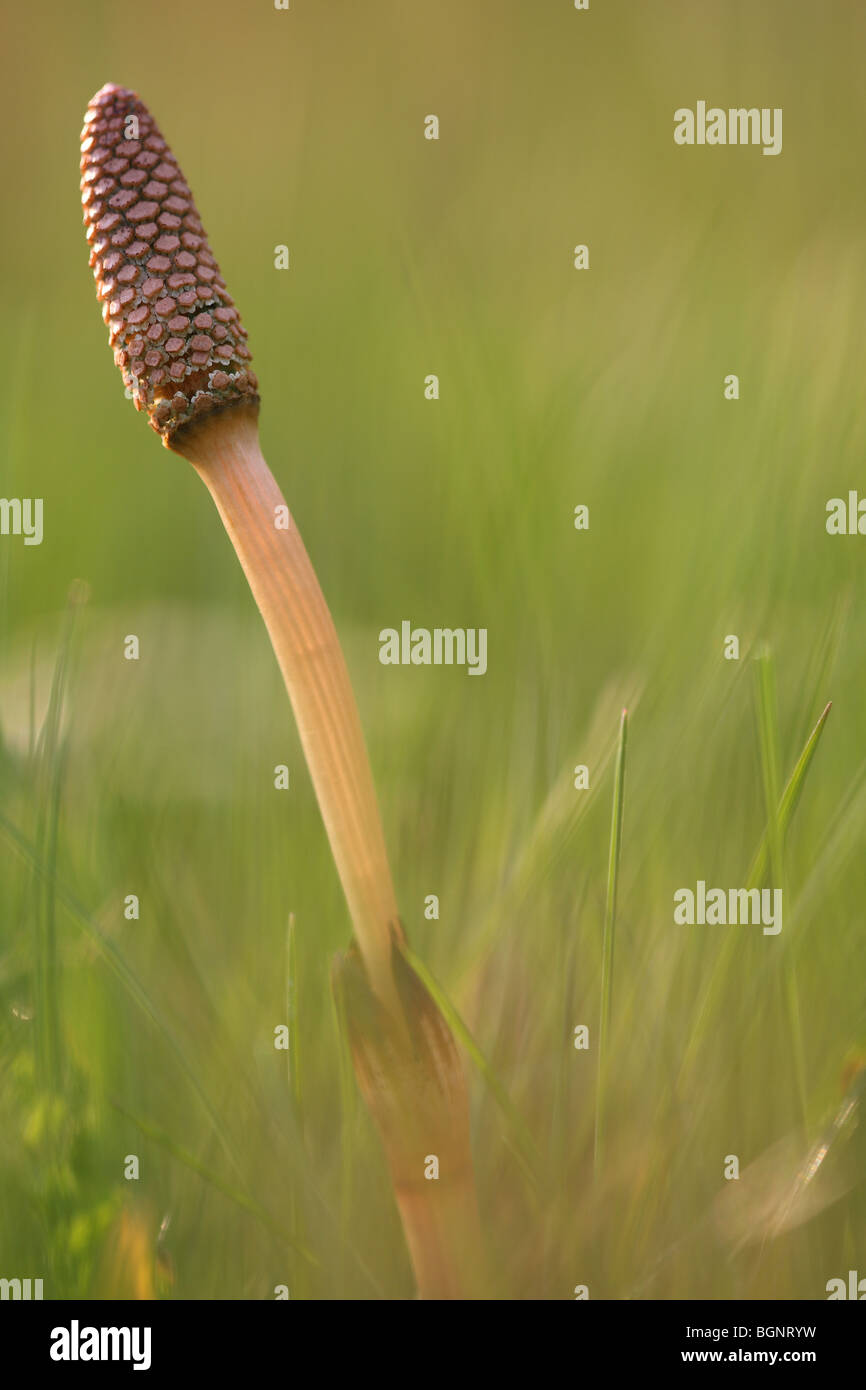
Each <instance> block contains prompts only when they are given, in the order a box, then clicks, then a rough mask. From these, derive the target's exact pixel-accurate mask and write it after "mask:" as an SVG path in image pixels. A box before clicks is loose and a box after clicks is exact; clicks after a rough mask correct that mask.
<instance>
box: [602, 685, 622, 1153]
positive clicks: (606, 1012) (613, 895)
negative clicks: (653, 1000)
mask: <svg viewBox="0 0 866 1390" xmlns="http://www.w3.org/2000/svg"><path fill="white" fill-rule="evenodd" d="M627 736H628V710H625V709H624V710H623V712H622V716H621V718H620V722H619V743H618V745H617V750H616V767H615V769H614V774H613V807H612V810H611V820H610V852H609V855H608V861H607V901H606V903H605V909H604V940H603V942H602V963H601V1023H600V1026H599V1030H598V1082H597V1088H596V1102H595V1148H594V1167H595V1175H596V1177H598V1175H599V1173H600V1172H601V1165H602V1160H603V1158H604V1126H605V1108H606V1104H607V1064H608V1057H607V1051H608V1043H609V1036H610V1014H611V1006H612V1004H613V948H614V940H615V935H616V901H617V890H618V887H619V864H620V854H621V850H622V813H623V800H624V792H625V749H626V739H627Z"/></svg>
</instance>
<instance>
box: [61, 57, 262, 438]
mask: <svg viewBox="0 0 866 1390" xmlns="http://www.w3.org/2000/svg"><path fill="white" fill-rule="evenodd" d="M130 117H134V118H135V121H131V120H130ZM135 122H137V127H138V128H137V132H136V125H135ZM136 134H137V138H134V137H135V136H136ZM127 136H131V137H133V138H129V139H128V138H127ZM81 201H82V204H83V206H84V222H85V226H86V228H87V240H88V242H89V243H90V247H91V251H90V264H91V266H92V267H93V273H94V276H95V278H96V286H97V295H98V297H99V299H100V300H101V301H102V305H103V309H102V314H103V318H104V319H105V322H106V323H107V324H108V327H109V341H110V343H111V346H112V347H113V348H114V360H115V362H116V363H117V365H118V366H119V367H120V369H121V371H122V373H123V380H124V382H125V384H126V386H127V387H128V388H129V389H130V391H131V393H132V397H133V400H134V401H135V405H136V409H138V410H146V411H147V414H148V418H149V420H150V423H151V425H152V426H153V428H154V429H155V430H156V431H157V432H158V433H159V434H160V435H162V439H163V443H165V444H166V445H172V444H173V442H174V441H175V439H176V436H177V435H178V434H179V432H180V431H181V430H182V429H183V428H184V427H185V426H187V425H189V424H190V423H191V422H193V421H195V422H196V423H198V422H200V421H202V420H204V419H205V418H206V417H207V416H209V415H213V414H214V413H215V412H217V411H221V410H225V409H227V408H228V407H230V406H232V405H235V404H238V403H240V402H246V403H247V404H249V405H253V406H257V405H258V399H259V398H258V394H257V392H258V382H257V380H256V378H255V376H254V374H253V373H252V372H251V371H250V369H249V361H250V352H249V349H248V348H247V335H246V332H245V331H244V327H243V324H242V323H241V321H240V318H239V316H238V312H237V309H236V308H235V307H234V301H233V299H232V298H231V295H229V294H228V293H227V292H226V287H225V282H224V281H223V278H222V276H221V275H220V271H219V266H218V265H217V263H216V261H215V260H214V257H213V254H212V252H211V249H210V247H209V246H208V242H207V237H206V236H205V232H204V229H203V227H202V224H201V220H200V218H199V215H198V212H197V210H196V206H195V203H194V202H193V198H192V194H191V193H190V191H189V188H188V186H187V184H186V182H185V180H184V177H183V174H182V173H181V171H180V169H179V167H178V163H177V160H176V159H175V157H174V155H173V154H172V152H171V150H170V149H169V148H168V146H167V144H166V142H165V140H164V139H163V137H162V135H161V134H160V131H159V127H158V126H157V124H156V122H155V121H154V119H153V117H152V116H151V114H150V112H149V111H148V109H147V107H146V106H145V105H144V104H143V103H142V102H141V101H140V100H139V99H138V97H137V96H136V95H135V93H134V92H130V91H127V90H126V88H124V87H116V86H114V85H113V84H111V83H109V84H108V85H107V86H105V87H103V88H102V90H101V91H100V92H97V93H96V96H95V97H94V98H93V100H92V101H91V102H90V105H89V106H88V108H87V114H86V116H85V117H84V129H83V130H82V132H81Z"/></svg>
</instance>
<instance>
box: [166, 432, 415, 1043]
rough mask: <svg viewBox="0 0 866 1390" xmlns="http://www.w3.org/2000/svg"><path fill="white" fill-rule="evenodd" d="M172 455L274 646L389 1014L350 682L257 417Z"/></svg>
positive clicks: (381, 849)
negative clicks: (188, 466)
mask: <svg viewBox="0 0 866 1390" xmlns="http://www.w3.org/2000/svg"><path fill="white" fill-rule="evenodd" d="M172 447H173V448H174V449H175V451H176V452H178V453H181V454H183V455H184V457H185V458H188V459H189V461H190V462H191V463H192V464H193V465H194V467H195V468H196V471H197V472H198V473H199V475H200V477H201V478H202V479H203V480H204V482H205V484H206V485H207V488H208V490H209V492H210V494H211V496H212V498H213V500H214V502H215V503H216V506H217V509H218V511H219V514H220V516H221V518H222V521H223V524H224V526H225V528H226V531H227V532H228V535H229V538H230V540H231V542H232V545H233V546H234V548H235V551H236V553H237V556H238V559H239V560H240V562H241V565H242V567H243V570H244V574H245V575H246V577H247V580H248V582H249V586H250V588H251V590H252V592H253V597H254V598H255V600H256V603H257V604H258V607H259V611H260V613H261V615H262V618H263V619H264V622H265V626H266V628H267V630H268V634H269V636H270V639H271V643H272V645H273V648H274V652H275V654H276V657H277V661H278V662H279V665H280V670H281V671H282V673H283V679H284V681H285V683H286V689H287V691H288V694H289V699H290V700H291V703H292V709H293V710H294V714H295V719H296V721H297V725H298V731H299V733H300V738H301V744H302V746H303V750H304V755H305V757H306V760H307V766H308V768H309V770H310V776H311V777H312V781H313V786H314V788H315V792H316V797H317V799H318V802H319V807H320V809H321V812H322V818H323V820H324V822H325V829H326V831H327V834H328V839H329V841H330V845H331V850H332V853H333V856H334V860H335V862H336V865H337V871H338V873H339V876H340V881H341V883H342V885H343V891H344V893H345V895H346V900H347V902H348V905H349V912H350V915H351V918H352V923H353V926H354V929H355V935H356V937H357V940H358V946H359V948H360V951H361V956H362V959H363V961H364V966H365V968H366V971H367V974H368V977H369V979H370V983H371V985H372V987H373V989H374V990H375V992H376V994H377V995H378V997H379V998H380V999H381V1000H382V1002H383V1003H384V1004H385V1005H386V1006H387V1007H389V1010H390V1011H391V1012H392V1013H396V1014H398V1015H399V1013H400V1009H399V1004H398V1000H397V996H396V991H395V988H394V982H393V977H392V973H391V964H390V953H391V936H390V926H391V924H394V925H396V923H397V921H398V911H397V900H396V895H395V892H394V886H393V883H392V880H391V871H390V868H389V866H388V859H387V855H386V851H385V839H384V835H383V833H382V824H381V820H380V817H379V807H378V804H377V801H376V792H375V788H374V785H373V778H372V774H371V771H370V763H369V759H368V756H367V749H366V745H365V742H364V735H363V731H362V729H361V721H360V718H359V716H358V708H357V705H356V703H355V697H354V693H353V691H352V686H351V683H350V680H349V673H348V671H347V669H346V663H345V660H344V658H343V653H342V650H341V648H340V643H339V639H338V637H337V632H336V629H335V627H334V623H333V620H332V618H331V614H330V612H329V610H328V606H327V604H326V602H325V599H324V596H323V594H322V591H321V589H320V587H319V583H318V580H317V579H316V574H315V571H314V569H313V566H312V564H311V563H310V559H309V556H308V555H307V552H306V549H305V548H304V543H303V541H302V540H301V536H300V533H299V531H298V529H297V527H296V525H295V522H294V518H291V519H290V521H289V526H288V529H287V530H284V529H279V528H278V527H277V524H276V522H277V516H278V508H285V507H286V503H285V501H284V498H283V495H282V493H281V492H280V489H279V487H278V486H277V483H276V482H275V480H274V477H273V475H272V473H271V471H270V469H269V468H268V465H267V464H266V462H265V460H264V458H263V456H262V452H261V449H260V447H259V435H258V425H257V421H256V417H255V413H254V411H251V410H247V409H243V408H237V409H234V410H230V411H227V412H225V413H223V414H220V415H218V416H215V417H213V418H212V419H211V420H208V421H206V422H205V423H204V424H203V425H201V426H199V427H198V428H197V429H196V430H195V431H191V432H190V433H189V435H187V436H185V437H183V438H182V439H181V441H180V442H179V443H178V444H173V445H172Z"/></svg>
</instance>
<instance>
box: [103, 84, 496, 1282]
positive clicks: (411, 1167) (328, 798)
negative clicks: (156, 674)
mask: <svg viewBox="0 0 866 1390" xmlns="http://www.w3.org/2000/svg"><path fill="white" fill-rule="evenodd" d="M81 191H82V204H83V207H84V221H85V226H86V229H87V240H88V242H89V243H90V248H91V251H90V264H91V267H92V268H93V271H94V276H95V279H96V286H97V295H98V298H99V299H100V300H101V302H102V305H103V317H104V319H105V322H106V323H107V325H108V328H109V341H110V344H111V346H112V347H113V349H114V358H115V362H116V363H117V365H118V366H119V367H120V369H121V372H122V374H123V379H124V383H125V385H126V387H127V392H128V394H130V395H131V396H132V399H133V400H134V402H135V405H136V408H137V409H138V410H143V411H145V412H146V413H147V416H148V419H149V421H150V424H151V426H152V427H153V429H154V430H156V432H157V433H158V434H159V435H160V437H161V438H162V442H163V444H164V445H165V446H166V447H167V448H169V449H171V450H172V451H173V452H174V453H176V454H180V455H181V456H182V457H183V458H186V459H187V460H188V461H189V462H190V463H191V464H192V465H193V467H194V468H195V470H196V472H197V473H198V475H199V477H200V478H201V479H202V481H203V482H204V484H205V486H206V487H207V488H208V491H209V492H210V494H211V496H212V498H213V500H214V502H215V504H216V507H217V510H218V512H219V514H220V517H221V518H222V521H223V524H224V525H225V528H226V531H227V532H228V535H229V538H230V540H231V542H232V544H233V546H234V548H235V551H236V553H237V556H238V559H239V560H240V563H241V566H242V568H243V570H244V573H245V575H246V578H247V581H248V583H249V586H250V589H251V590H252V594H253V597H254V598H255V601H256V603H257V605H258V608H259V611H260V613H261V615H262V618H263V619H264V622H265V626H266V628H267V631H268V635H269V636H270V639H271V643H272V645H273V648H274V652H275V654H276V657H277V661H278V662H279V665H280V669H281V671H282V674H283V679H284V681H285V684H286V689H287V691H288V694H289V698H290V700H291V703H292V707H293V710H294V714H295V719H296V721H297V725H298V730H299V734H300V738H301V744H302V746H303V750H304V755H305V758H306V761H307V766H308V768H309V770H310V776H311V778H312V782H313V787H314V789H315V793H316V797H317V800H318V803H319V807H320V809H321V813H322V818H323V820H324V823H325V828H326V831H327V834H328V839H329V841H330V846H331V851H332V853H333V856H334V860H335V862H336V866H337V871H338V873H339V876H340V881H341V883H342V886H343V891H344V893H345V896H346V900H347V903H348V907H349V913H350V916H351V919H352V924H353V927H354V933H355V940H356V942H357V946H356V947H354V946H353V948H352V949H351V951H350V953H349V955H348V956H347V957H346V958H345V959H344V960H343V961H341V962H339V963H338V965H337V966H336V969H335V983H336V984H338V985H339V987H340V990H341V993H342V997H343V1002H344V1007H345V1017H346V1021H347V1026H348V1030H349V1035H350V1041H351V1046H352V1052H353V1059H354V1063H355V1068H356V1073H357V1076H358V1080H359V1084H360V1088H361V1090H362V1093H363V1094H364V1097H365V1099H366V1101H367V1104H368V1106H369V1108H370V1110H371V1112H372V1115H373V1118H374V1120H375V1121H376V1124H377V1126H378V1128H379V1131H380V1134H381V1137H382V1141H383V1144H384V1147H385V1150H386V1154H387V1157H388V1161H389V1165H390V1168H391V1173H392V1177H393V1180H394V1185H395V1193H396V1198H397V1202H398V1206H399V1208H400V1213H401V1217H402V1220H403V1226H404V1230H405V1233H406V1238H407V1244H408V1246H409V1251H410V1255H411V1257H412V1262H413V1265H414V1269H415V1274H416V1279H417V1281H418V1286H419V1292H420V1293H421V1295H422V1297H434V1298H436V1297H439V1298H453V1297H461V1296H463V1297H465V1296H472V1294H473V1293H474V1292H477V1291H478V1287H479V1286H478V1279H479V1274H480V1265H479V1251H480V1234H479V1230H478V1214H477V1203H476V1197H475V1187H474V1178H473V1171H472V1158H471V1151H470V1145H469V1119H468V1099H467V1091H466V1084H465V1079H464V1076H463V1070H462V1066H461V1063H460V1058H459V1055H458V1052H457V1048H456V1045H455V1042H454V1039H453V1037H452V1035H451V1032H450V1030H449V1028H448V1025H447V1023H446V1022H445V1020H444V1019H443V1018H442V1015H441V1013H440V1011H439V1010H438V1008H437V1006H436V1004H435V1002H434V1001H433V999H432V998H431V996H430V994H429V992H428V991H427V990H426V989H425V987H424V986H423V984H422V983H421V981H420V980H419V979H418V977H417V976H416V975H415V974H414V972H413V971H412V969H411V967H410V965H409V964H408V963H407V961H406V959H405V957H404V955H403V944H404V942H405V935H404V931H403V927H402V924H401V922H400V919H399V916H398V911H397V902H396V896H395V892H394V887H393V883H392V879H391V872H390V868H389V865H388V859H387V855H386V851H385V841H384V835H383V832H382V826H381V821H380V818H379V810H378V805H377V801H376V793H375V789H374V786H373V779H372V774H371V771H370V765H369V760H368V757H367V751H366V747H365V743H364V737H363V733H362V729H361V723H360V719H359V716H358V710H357V706H356V703H355V698H354V695H353V692H352V687H351V684H350V681H349V675H348V671H347V669H346V664H345V661H344V659H343V654H342V651H341V648H340V644H339V639H338V637H337V633H336V629H335V627H334V623H333V621H332V618H331V615H330V612H329V611H328V607H327V604H326V602H325V599H324V597H323V595H322V591H321V589H320V587H319V583H318V580H317V578H316V574H315V571H314V569H313V566H312V564H311V562H310V560H309V557H308V555H307V552H306V549H305V547H304V544H303V541H302V540H301V537H300V534H299V532H298V530H297V528H296V527H295V525H294V521H293V519H292V518H291V516H290V514H289V510H288V507H287V506H286V504H285V501H284V499H283V496H282V493H281V492H280V489H279V487H278V485H277V483H276V481H275V480H274V477H273V475H272V474H271V471H270V469H269V468H268V465H267V463H266V462H265V460H264V457H263V456H262V452H261V449H260V446H259V435H258V413H259V395H258V382H257V379H256V377H255V375H254V373H253V372H252V370H251V368H250V352H249V349H248V347H247V335H246V332H245V330H244V328H243V325H242V323H241V320H240V317H239V315H238V312H237V309H236V308H235V306H234V301H233V300H232V298H231V296H230V295H229V294H228V292H227V290H226V286H225V282H224V280H223V279H222V276H221V274H220V271H219V267H218V265H217V263H216V261H215V259H214V257H213V255H212V253H211V250H210V247H209V245H208V242H207V238H206V236H205V233H204V230H203V227H202V223H201V220H200V218H199V215H198V212H197V210H196V206H195V203H194V202H193V199H192V195H191V193H190V190H189V187H188V185H187V183H186V181H185V180H184V177H183V175H182V173H181V171H180V168H179V166H178V163H177V160H176V159H175V157H174V155H173V154H172V152H171V150H170V149H169V147H168V145H167V144H166V141H165V140H164V138H163V136H162V135H161V133H160V131H159V129H158V127H157V125H156V123H155V121H154V119H153V117H152V116H151V114H150V112H149V111H148V109H147V108H146V107H145V106H144V104H143V103H142V102H141V101H140V100H139V98H138V97H137V96H136V94H135V93H134V92H131V91H128V90H126V89H125V88H123V87H118V86H115V85H113V84H109V85H107V86H105V87H103V88H102V89H101V91H99V92H97V94H96V95H95V96H94V98H93V100H92V101H91V102H90V105H89V107H88V110H87V114H86V116H85V120H84V129H83V131H82V144H81ZM431 1154H433V1155H436V1157H437V1159H438V1161H439V1164H440V1173H441V1179H440V1181H438V1182H429V1181H425V1177H424V1173H425V1161H426V1159H427V1157H428V1155H431Z"/></svg>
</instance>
